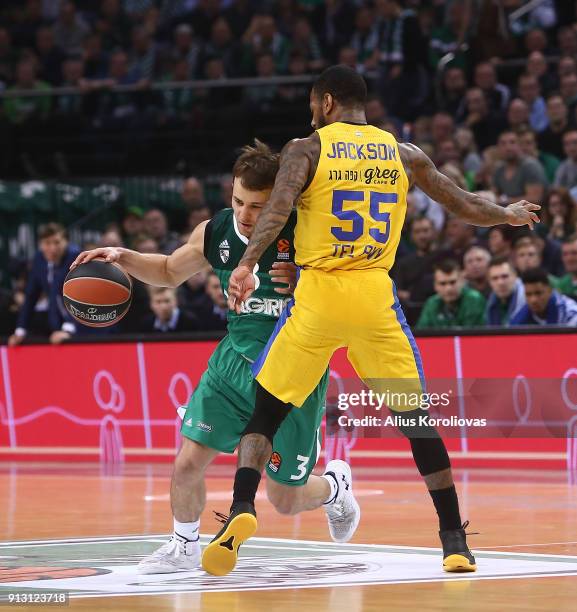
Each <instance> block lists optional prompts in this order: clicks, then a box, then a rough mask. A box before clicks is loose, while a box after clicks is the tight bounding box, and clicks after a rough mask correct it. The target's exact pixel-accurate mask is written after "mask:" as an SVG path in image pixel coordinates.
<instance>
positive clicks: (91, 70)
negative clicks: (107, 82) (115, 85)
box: [82, 34, 108, 81]
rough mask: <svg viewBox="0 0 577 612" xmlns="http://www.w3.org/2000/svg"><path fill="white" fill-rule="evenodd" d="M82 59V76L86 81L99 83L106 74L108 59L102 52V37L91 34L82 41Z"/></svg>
mask: <svg viewBox="0 0 577 612" xmlns="http://www.w3.org/2000/svg"><path fill="white" fill-rule="evenodd" d="M82 58H83V60H84V76H85V77H86V78H87V79H94V80H96V81H100V80H102V79H104V78H106V75H107V73H108V57H107V55H106V53H104V51H103V50H102V37H101V36H100V35H99V34H91V35H89V36H87V37H86V38H85V39H84V41H83V48H82Z"/></svg>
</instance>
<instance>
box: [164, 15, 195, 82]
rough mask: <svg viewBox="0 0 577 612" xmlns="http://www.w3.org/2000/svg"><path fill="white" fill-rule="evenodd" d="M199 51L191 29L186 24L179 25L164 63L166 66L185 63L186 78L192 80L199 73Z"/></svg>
mask: <svg viewBox="0 0 577 612" xmlns="http://www.w3.org/2000/svg"><path fill="white" fill-rule="evenodd" d="M201 49H202V47H201V44H200V42H199V41H197V40H196V39H195V37H194V32H193V29H192V27H191V26H190V25H189V24H188V23H181V24H179V25H178V26H177V27H176V28H175V30H174V44H173V45H172V46H171V52H170V54H169V55H168V57H167V58H166V60H165V61H166V63H167V64H168V65H170V64H174V63H176V62H179V61H185V62H186V65H187V67H188V74H187V76H188V78H189V79H194V78H196V77H197V76H198V75H199V73H200V62H201Z"/></svg>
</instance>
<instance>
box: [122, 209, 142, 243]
mask: <svg viewBox="0 0 577 612" xmlns="http://www.w3.org/2000/svg"><path fill="white" fill-rule="evenodd" d="M143 232H144V211H143V210H142V208H140V207H139V206H129V207H128V208H127V209H126V212H125V213H124V217H123V218H122V234H123V238H124V242H125V243H126V245H127V247H128V248H129V249H136V250H137V251H139V250H140V249H137V248H136V246H135V243H134V240H135V238H136V236H138V235H139V234H142V233H143Z"/></svg>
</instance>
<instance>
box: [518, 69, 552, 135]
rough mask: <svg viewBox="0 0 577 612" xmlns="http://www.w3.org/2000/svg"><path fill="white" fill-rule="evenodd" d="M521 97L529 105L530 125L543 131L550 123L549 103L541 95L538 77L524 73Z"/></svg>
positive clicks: (535, 129) (538, 130) (521, 83)
mask: <svg viewBox="0 0 577 612" xmlns="http://www.w3.org/2000/svg"><path fill="white" fill-rule="evenodd" d="M518 93H519V98H521V100H523V102H525V104H527V106H528V107H529V125H530V127H531V129H532V130H534V131H535V132H542V131H543V130H545V129H546V128H547V126H548V125H549V118H548V117H547V104H546V103H545V100H544V98H543V96H542V95H541V86H540V84H539V81H538V79H537V78H536V77H534V76H532V75H530V74H522V75H521V76H520V77H519V87H518Z"/></svg>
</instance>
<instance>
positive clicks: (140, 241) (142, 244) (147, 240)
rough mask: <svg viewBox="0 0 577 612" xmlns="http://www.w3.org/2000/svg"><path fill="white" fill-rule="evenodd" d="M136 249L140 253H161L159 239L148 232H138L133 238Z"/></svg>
mask: <svg viewBox="0 0 577 612" xmlns="http://www.w3.org/2000/svg"><path fill="white" fill-rule="evenodd" d="M132 244H133V245H134V250H135V251H138V252H139V253H160V251H159V248H158V241H157V240H155V239H154V238H153V237H152V236H149V235H148V234H147V233H145V232H143V233H141V234H136V235H135V236H134V238H133V239H132Z"/></svg>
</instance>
